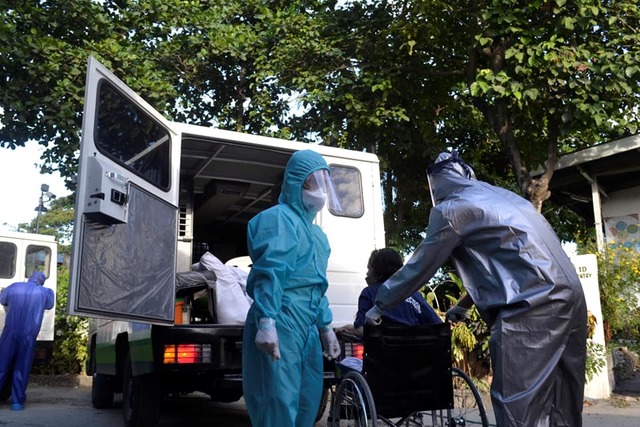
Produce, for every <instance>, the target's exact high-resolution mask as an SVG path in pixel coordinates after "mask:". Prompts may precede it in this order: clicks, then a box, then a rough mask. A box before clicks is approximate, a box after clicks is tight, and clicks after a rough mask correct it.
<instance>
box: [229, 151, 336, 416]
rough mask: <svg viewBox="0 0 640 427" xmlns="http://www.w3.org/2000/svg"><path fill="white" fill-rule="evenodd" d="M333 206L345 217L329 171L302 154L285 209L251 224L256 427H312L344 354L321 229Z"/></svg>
mask: <svg viewBox="0 0 640 427" xmlns="http://www.w3.org/2000/svg"><path fill="white" fill-rule="evenodd" d="M326 201H329V203H331V207H332V209H336V210H339V206H338V202H337V197H336V195H335V189H334V188H333V183H332V181H331V179H330V176H329V167H328V166H327V163H326V161H325V160H324V159H323V158H322V156H321V155H320V154H318V153H316V152H314V151H311V150H303V151H298V152H296V153H294V154H293V155H292V156H291V158H290V159H289V161H288V163H287V166H286V168H285V172H284V178H283V184H282V190H281V193H280V197H279V198H278V204H277V205H275V206H273V207H271V208H269V209H267V210H265V211H263V212H261V213H259V214H258V215H256V216H255V217H254V218H253V219H252V220H251V221H249V225H248V230H247V245H248V250H249V256H250V257H251V260H252V262H253V264H252V267H251V272H250V273H249V277H248V278H247V292H248V294H249V296H250V297H251V298H253V304H252V305H251V308H250V309H249V312H248V313H247V320H246V323H245V327H244V335H243V346H242V372H243V391H244V398H245V402H246V405H247V410H248V412H249V417H250V418H251V423H252V424H253V425H254V426H260V427H290V426H291V427H293V426H297V427H310V426H312V425H313V424H314V422H315V419H316V415H317V413H318V409H319V406H320V400H321V397H322V388H323V377H324V376H323V360H322V356H323V347H324V355H325V356H326V357H327V358H330V359H331V358H336V357H338V356H339V354H340V345H339V343H338V340H337V338H336V335H335V333H334V331H333V329H332V328H331V326H330V325H331V321H332V320H333V317H332V313H331V310H330V309H329V303H328V301H327V298H326V296H325V292H326V291H327V287H328V282H327V276H326V271H327V264H328V259H329V253H330V247H329V242H328V239H327V237H326V235H325V234H324V232H323V231H322V230H321V229H320V227H319V226H317V225H315V224H313V222H312V221H313V219H314V218H315V216H316V214H317V213H318V212H319V211H320V210H321V209H322V208H323V206H324V204H325V202H326Z"/></svg>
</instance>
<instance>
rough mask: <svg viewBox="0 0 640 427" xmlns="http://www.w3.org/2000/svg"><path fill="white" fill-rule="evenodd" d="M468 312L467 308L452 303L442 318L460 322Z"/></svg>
mask: <svg viewBox="0 0 640 427" xmlns="http://www.w3.org/2000/svg"><path fill="white" fill-rule="evenodd" d="M468 312H469V309H468V308H464V307H460V306H458V305H454V306H453V307H451V308H450V309H449V310H447V312H446V313H445V315H444V319H445V320H446V321H447V322H453V323H457V322H462V321H463V320H465V319H466V318H467V313H468Z"/></svg>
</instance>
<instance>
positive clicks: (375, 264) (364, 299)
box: [336, 248, 442, 337]
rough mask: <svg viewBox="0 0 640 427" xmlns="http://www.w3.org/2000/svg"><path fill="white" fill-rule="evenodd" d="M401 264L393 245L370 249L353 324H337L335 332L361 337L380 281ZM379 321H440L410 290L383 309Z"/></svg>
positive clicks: (400, 323) (401, 322)
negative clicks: (364, 285)
mask: <svg viewBox="0 0 640 427" xmlns="http://www.w3.org/2000/svg"><path fill="white" fill-rule="evenodd" d="M400 267H402V257H401V256H400V254H399V253H398V252H396V251H394V250H393V249H389V248H384V249H376V250H374V251H373V252H371V256H370V257H369V262H368V264H367V268H368V271H367V277H366V279H365V280H366V281H367V285H368V286H367V287H366V288H364V289H363V290H362V292H361V293H360V298H358V312H357V313H356V320H355V321H354V322H353V325H346V326H343V327H341V328H338V329H337V330H336V332H346V333H349V334H353V335H357V336H359V337H362V335H363V331H364V323H365V314H366V313H367V311H368V310H369V309H370V308H371V307H373V304H374V303H375V300H376V294H377V293H378V289H379V288H380V285H381V284H382V283H384V281H385V280H387V279H388V278H389V277H391V276H392V275H393V273H395V272H396V271H397V270H398V269H400ZM382 323H383V324H391V325H425V324H430V323H442V319H440V317H439V316H438V315H437V314H436V312H435V310H434V309H433V308H432V307H431V306H430V305H429V304H427V302H426V301H425V299H424V297H423V296H422V294H421V293H420V292H418V291H416V292H414V293H413V294H412V295H411V296H409V298H407V299H406V300H404V302H403V303H401V304H398V305H397V306H396V307H394V308H393V309H392V310H387V311H385V312H384V315H383V316H382Z"/></svg>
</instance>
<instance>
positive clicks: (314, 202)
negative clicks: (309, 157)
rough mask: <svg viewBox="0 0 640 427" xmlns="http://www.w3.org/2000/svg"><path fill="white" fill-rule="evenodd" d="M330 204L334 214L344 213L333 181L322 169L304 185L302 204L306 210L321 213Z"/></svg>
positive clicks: (311, 175) (315, 172)
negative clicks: (326, 203) (326, 204)
mask: <svg viewBox="0 0 640 427" xmlns="http://www.w3.org/2000/svg"><path fill="white" fill-rule="evenodd" d="M325 202H328V203H329V209H331V210H332V211H333V212H342V209H341V207H340V199H338V194H337V192H336V188H335V185H334V184H333V180H332V179H331V176H330V175H329V171H328V170H326V169H320V170H317V171H314V172H312V173H311V174H309V176H308V177H307V179H305V181H304V184H303V185H302V204H303V205H304V208H305V209H307V210H309V211H313V212H319V211H321V210H322V208H323V207H324V205H325Z"/></svg>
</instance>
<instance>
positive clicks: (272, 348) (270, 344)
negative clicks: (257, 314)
mask: <svg viewBox="0 0 640 427" xmlns="http://www.w3.org/2000/svg"><path fill="white" fill-rule="evenodd" d="M255 343H256V345H257V346H258V348H259V349H260V350H262V351H264V352H265V353H267V355H269V356H271V360H273V361H276V360H280V347H279V342H278V331H276V321H275V320H273V319H269V318H267V317H263V318H262V319H260V322H259V323H258V332H257V333H256V339H255Z"/></svg>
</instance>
